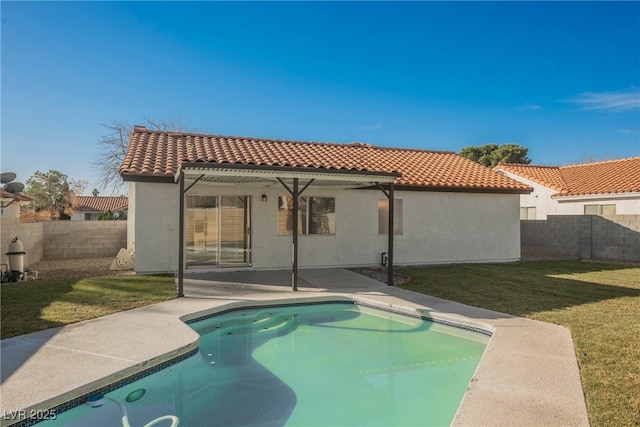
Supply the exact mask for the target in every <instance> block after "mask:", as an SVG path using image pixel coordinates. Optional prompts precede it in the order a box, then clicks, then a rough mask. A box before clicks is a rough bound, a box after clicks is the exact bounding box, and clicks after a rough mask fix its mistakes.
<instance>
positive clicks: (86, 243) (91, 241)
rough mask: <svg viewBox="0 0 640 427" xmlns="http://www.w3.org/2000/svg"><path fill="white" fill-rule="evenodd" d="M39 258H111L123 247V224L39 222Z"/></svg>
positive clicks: (116, 222)
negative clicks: (41, 227)
mask: <svg viewBox="0 0 640 427" xmlns="http://www.w3.org/2000/svg"><path fill="white" fill-rule="evenodd" d="M43 226H44V230H43V231H44V239H43V259H46V260H53V259H68V258H92V257H109V256H112V257H115V256H116V255H117V254H118V251H119V250H120V248H126V247H127V222H126V221H50V222H45V223H43Z"/></svg>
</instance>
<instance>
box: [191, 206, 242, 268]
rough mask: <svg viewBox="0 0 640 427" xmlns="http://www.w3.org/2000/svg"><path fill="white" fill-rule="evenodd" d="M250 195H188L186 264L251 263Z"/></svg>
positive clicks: (226, 264) (219, 265)
mask: <svg viewBox="0 0 640 427" xmlns="http://www.w3.org/2000/svg"><path fill="white" fill-rule="evenodd" d="M250 204H251V198H250V197H249V196H190V195H188V196H187V199H186V234H185V236H186V252H185V254H186V263H187V267H198V266H202V267H211V266H213V267H225V266H245V265H246V266H248V265H251V206H250Z"/></svg>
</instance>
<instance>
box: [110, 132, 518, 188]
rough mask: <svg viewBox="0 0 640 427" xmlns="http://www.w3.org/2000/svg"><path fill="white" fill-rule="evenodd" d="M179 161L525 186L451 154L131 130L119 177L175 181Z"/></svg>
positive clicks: (436, 183)
mask: <svg viewBox="0 0 640 427" xmlns="http://www.w3.org/2000/svg"><path fill="white" fill-rule="evenodd" d="M182 162H210V163H226V164H238V165H263V166H279V167H296V168H300V167H302V168H314V169H315V168H318V169H333V170H336V171H340V170H343V171H346V170H350V171H360V172H398V173H400V174H401V176H400V177H398V178H396V181H395V183H396V184H397V185H401V186H411V187H419V188H423V189H440V190H450V191H454V190H463V191H466V190H476V191H491V192H516V193H518V192H519V193H526V192H529V191H530V187H528V186H527V185H524V184H522V183H519V182H517V181H515V180H513V179H510V178H508V177H506V176H504V175H502V174H499V173H497V172H494V171H492V170H491V169H489V168H486V167H484V166H482V165H480V164H478V163H475V162H472V161H470V160H468V159H465V158H463V157H461V156H459V155H457V154H455V153H453V152H443V151H426V150H414V149H402V148H391V147H376V146H372V145H369V144H362V143H351V144H336V143H321V142H305V141H288V140H279V139H260V138H249V137H232V136H219V135H202V134H192V133H177V132H164V131H152V130H148V129H145V128H141V127H136V128H134V130H133V132H132V134H131V137H130V140H129V148H128V152H127V155H126V157H125V160H124V162H123V164H122V166H121V167H120V174H121V175H122V176H123V178H124V179H125V180H136V179H138V178H140V177H144V178H150V177H157V178H162V177H164V178H166V177H174V176H175V175H176V173H177V172H178V170H179V166H180V164H181V163H182Z"/></svg>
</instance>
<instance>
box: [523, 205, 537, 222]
mask: <svg viewBox="0 0 640 427" xmlns="http://www.w3.org/2000/svg"><path fill="white" fill-rule="evenodd" d="M520 219H536V208H535V206H534V207H522V208H520Z"/></svg>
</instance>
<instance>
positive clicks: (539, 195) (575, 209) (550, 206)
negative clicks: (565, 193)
mask: <svg viewBox="0 0 640 427" xmlns="http://www.w3.org/2000/svg"><path fill="white" fill-rule="evenodd" d="M500 172H501V173H503V174H504V175H506V176H508V177H510V178H513V179H515V180H516V181H520V182H522V183H525V184H527V185H529V186H531V187H532V188H533V191H532V192H531V193H530V194H521V195H520V206H521V207H535V208H536V217H535V218H530V219H547V216H548V215H584V206H585V205H610V204H615V205H616V214H617V215H638V214H640V194H633V195H630V194H628V195H621V196H620V197H618V196H616V195H589V196H580V197H575V198H552V197H551V196H552V195H554V194H556V193H557V191H555V190H551V189H549V188H547V187H544V186H542V185H540V184H537V183H535V182H533V181H529V180H528V179H525V178H522V177H521V176H519V175H515V174H513V173H510V172H505V171H500Z"/></svg>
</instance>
